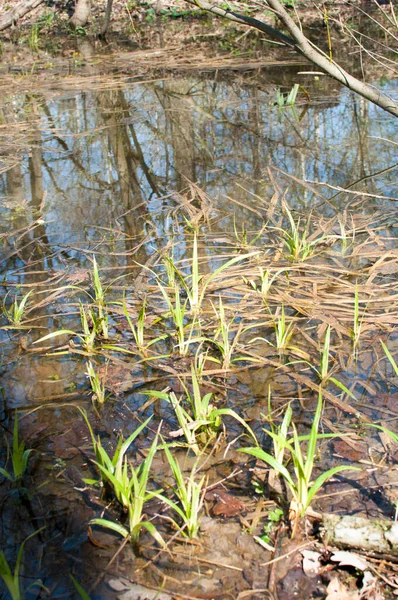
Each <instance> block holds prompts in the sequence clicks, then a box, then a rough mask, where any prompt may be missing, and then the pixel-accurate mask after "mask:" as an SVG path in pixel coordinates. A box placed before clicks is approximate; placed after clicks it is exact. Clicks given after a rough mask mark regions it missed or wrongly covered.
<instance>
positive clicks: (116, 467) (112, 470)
mask: <svg viewBox="0 0 398 600" xmlns="http://www.w3.org/2000/svg"><path fill="white" fill-rule="evenodd" d="M77 408H78V410H79V412H80V414H81V415H82V416H83V419H84V420H85V422H86V425H87V427H88V430H89V433H90V437H91V442H92V445H93V450H94V453H95V457H96V460H95V461H93V463H94V464H95V465H96V466H97V467H98V469H99V473H100V476H101V480H102V485H103V486H104V488H105V490H106V491H108V492H109V491H110V490H113V491H115V489H114V485H113V480H112V478H116V480H117V479H118V477H119V474H120V472H121V469H122V466H123V463H124V459H125V455H126V452H127V450H128V449H129V447H130V446H131V444H132V443H133V441H134V440H135V439H136V437H137V436H138V435H139V434H140V433H141V431H142V430H143V429H145V427H146V426H147V425H148V423H149V421H150V420H151V418H152V417H148V419H146V421H144V422H143V423H141V425H139V426H138V427H137V429H135V430H134V431H133V433H132V434H131V435H129V437H128V438H127V439H126V440H123V437H122V436H121V435H120V436H119V440H118V443H117V446H116V448H115V451H114V453H113V456H112V457H111V456H109V454H108V453H107V452H106V450H105V448H104V447H103V446H102V443H101V438H100V437H99V436H98V438H96V437H95V435H94V432H93V429H92V427H91V424H90V421H89V420H88V417H87V413H86V411H85V410H84V409H83V408H81V407H80V406H78V407H77ZM84 481H85V483H88V484H90V485H92V484H96V483H98V482H97V480H95V479H85V480H84ZM122 504H123V502H122Z"/></svg>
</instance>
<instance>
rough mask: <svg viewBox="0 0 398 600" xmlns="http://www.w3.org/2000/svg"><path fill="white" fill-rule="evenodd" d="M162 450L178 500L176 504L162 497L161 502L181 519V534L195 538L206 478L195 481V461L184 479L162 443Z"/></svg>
mask: <svg viewBox="0 0 398 600" xmlns="http://www.w3.org/2000/svg"><path fill="white" fill-rule="evenodd" d="M162 448H163V450H164V452H165V454H166V457H167V460H168V463H169V465H170V468H171V470H172V473H173V476H174V479H175V482H176V487H175V488H174V493H175V495H176V496H177V499H178V502H174V501H173V500H170V499H169V498H166V497H165V496H164V495H162V498H163V501H164V502H166V504H168V505H169V506H170V507H171V508H172V509H173V510H174V511H175V512H176V513H177V515H178V516H179V517H180V518H181V520H182V523H183V528H182V532H183V534H184V535H186V536H187V537H189V538H195V537H197V536H198V533H199V526H200V511H201V510H202V507H203V502H204V497H205V493H206V489H205V487H204V486H205V481H206V477H205V476H203V477H202V478H201V479H200V480H199V481H197V478H196V474H197V461H195V463H194V465H193V467H192V469H191V472H190V474H189V475H188V477H186V478H185V477H184V475H183V473H182V471H181V467H180V464H179V463H178V461H177V460H176V459H175V458H174V456H173V455H172V453H171V452H170V449H169V447H168V446H167V444H165V443H164V441H163V445H162Z"/></svg>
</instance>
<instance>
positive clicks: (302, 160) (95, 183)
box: [0, 78, 398, 244]
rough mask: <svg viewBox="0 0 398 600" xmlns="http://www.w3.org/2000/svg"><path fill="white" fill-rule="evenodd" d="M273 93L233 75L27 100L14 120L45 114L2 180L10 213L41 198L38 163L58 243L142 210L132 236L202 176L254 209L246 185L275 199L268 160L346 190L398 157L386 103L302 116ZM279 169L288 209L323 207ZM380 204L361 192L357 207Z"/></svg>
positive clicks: (225, 203)
mask: <svg viewBox="0 0 398 600" xmlns="http://www.w3.org/2000/svg"><path fill="white" fill-rule="evenodd" d="M395 87H396V83H395ZM392 91H394V90H392ZM274 97H275V93H274V91H273V90H271V91H270V92H268V91H262V90H260V89H257V88H256V87H255V86H254V85H253V80H251V82H250V86H249V85H247V86H245V85H242V84H241V83H240V84H238V83H237V82H234V80H233V78H231V80H230V81H228V82H226V81H221V82H215V81H210V80H204V81H200V80H195V79H193V78H192V79H176V80H165V81H161V82H155V83H153V82H151V83H147V84H137V85H127V86H126V87H125V88H124V89H123V90H121V91H119V90H116V91H115V90H110V91H107V92H100V93H95V92H92V93H90V92H84V93H79V92H77V93H76V94H72V93H70V94H67V95H64V96H63V97H62V98H57V99H55V100H54V99H53V100H51V101H49V102H48V103H47V102H46V99H45V98H44V97H41V98H38V97H37V96H36V97H35V98H22V97H21V98H19V99H18V102H16V103H15V104H14V115H13V121H18V120H27V118H28V117H27V113H28V112H29V110H30V107H34V112H35V115H36V117H37V116H39V119H38V120H36V121H35V122H33V134H31V137H30V139H28V140H27V141H26V144H27V152H26V153H25V155H24V158H23V162H22V169H21V170H20V176H19V179H18V174H16V177H14V182H13V185H11V184H10V174H9V173H3V174H2V175H1V176H0V195H1V196H2V197H3V198H4V197H6V198H7V202H8V204H6V207H7V208H6V211H5V212H6V213H7V211H8V210H10V207H11V208H15V207H13V206H12V200H13V198H15V197H18V195H19V200H20V202H22V200H24V201H25V202H26V200H28V201H29V202H33V204H34V205H35V206H36V207H37V206H38V204H39V203H40V200H39V199H38V198H33V197H32V196H33V195H34V194H35V193H36V195H37V193H38V192H37V178H38V172H37V160H38V161H39V163H40V165H39V170H40V176H39V178H40V177H41V178H42V181H40V182H39V183H40V185H39V191H41V192H46V194H47V196H46V207H47V212H46V220H47V222H48V224H47V225H46V233H47V235H48V236H49V239H50V240H51V241H52V242H53V243H57V242H58V243H63V244H66V243H69V244H73V243H75V242H77V241H79V240H84V239H87V238H89V239H90V238H92V237H96V236H97V235H98V232H97V231H96V230H93V229H92V226H96V225H99V226H105V227H111V228H115V227H117V225H118V223H121V224H122V226H123V222H124V218H122V220H121V221H120V220H119V221H116V219H118V217H120V216H121V215H123V214H125V213H127V214H130V215H131V214H132V213H133V214H135V212H134V211H135V210H136V208H137V206H141V213H140V214H141V217H142V221H141V222H140V221H139V219H136V217H134V219H135V220H136V222H135V223H130V225H129V227H130V229H129V230H128V233H129V234H139V232H140V231H141V230H142V228H143V224H144V221H145V219H147V218H148V215H149V214H151V212H152V213H153V212H154V211H156V212H157V211H158V210H159V206H160V204H159V202H158V201H157V198H159V197H162V196H163V195H166V194H168V193H170V192H171V191H175V190H177V191H178V190H181V189H183V188H184V187H186V179H185V178H188V179H190V180H194V181H196V182H198V183H199V185H201V186H202V187H203V188H204V189H205V191H206V192H207V193H208V194H209V196H210V197H212V198H213V199H214V200H215V205H216V207H217V208H218V209H220V210H221V211H225V212H227V214H228V213H230V212H231V202H230V201H229V200H228V199H226V198H225V196H230V197H233V198H236V199H238V200H239V201H241V202H243V203H248V204H252V205H254V206H255V205H256V202H257V201H256V199H255V196H253V195H251V193H254V194H256V195H257V196H260V197H261V198H264V199H265V200H267V199H268V200H269V199H270V198H271V197H272V194H273V192H274V187H273V185H272V184H271V183H270V176H269V171H268V169H269V168H271V169H273V168H274V167H276V168H277V169H280V170H281V171H285V172H286V173H288V174H290V175H293V176H294V177H295V178H297V179H305V180H312V181H320V182H326V183H328V184H331V185H334V186H348V185H350V184H352V183H353V182H355V181H357V180H359V179H362V178H366V177H367V176H369V175H370V174H372V173H375V172H377V171H381V170H383V169H386V168H388V167H390V166H392V165H393V164H394V163H395V161H396V155H397V152H396V145H394V143H393V140H394V138H395V139H396V135H395V136H394V134H396V130H397V127H398V125H397V120H396V119H394V118H393V117H390V116H389V115H387V114H386V113H384V112H383V111H381V110H380V109H377V108H375V107H373V106H370V105H369V104H368V103H366V102H365V101H363V100H361V99H359V98H355V97H354V96H353V95H351V94H349V93H348V92H346V91H343V92H339V93H336V97H335V98H334V99H332V100H330V99H328V100H327V101H326V100H325V101H324V102H323V103H317V104H316V105H314V106H311V105H310V106H309V108H308V111H307V112H306V113H305V114H302V113H303V106H302V105H299V106H297V107H294V109H282V110H281V109H278V108H277V107H276V106H274V105H273V100H274ZM300 117H301V120H299V118H300ZM8 118H10V113H8ZM34 132H36V133H34ZM30 146H31V148H30ZM29 148H30V155H31V156H32V149H33V148H35V149H36V171H34V169H33V171H34V177H35V178H36V192H35V189H34V188H35V185H34V183H35V182H33V181H32V164H31V163H32V160H31V159H29V156H28V154H29V150H28V149H29ZM38 153H39V156H37V154H38ZM273 175H274V177H275V180H276V181H277V182H279V185H280V189H281V190H285V189H286V188H288V195H287V198H288V200H289V203H290V204H291V206H295V207H297V208H305V207H306V206H313V205H314V203H315V204H316V203H317V199H315V198H314V197H313V193H312V192H311V191H310V190H309V189H306V188H305V187H303V186H301V185H299V184H297V183H295V182H294V180H289V179H288V178H284V177H283V176H282V175H281V174H280V173H278V172H276V171H273ZM240 186H242V187H240ZM242 188H244V189H242ZM353 189H356V190H361V191H365V192H367V193H376V194H384V195H387V196H394V195H395V194H396V171H395V170H391V171H389V172H387V173H385V174H384V175H380V176H378V177H376V178H371V179H369V178H368V179H364V181H363V183H361V184H357V186H356V187H354V188H353ZM244 190H247V191H244ZM319 191H320V192H322V193H323V194H324V195H325V196H326V197H330V196H332V195H333V194H334V193H335V191H333V190H330V189H329V190H328V189H326V188H325V187H323V188H319ZM346 202H347V198H346V196H341V195H340V196H338V197H337V198H336V206H337V208H338V209H339V210H341V209H343V208H344V206H345V204H346ZM339 203H340V205H339ZM378 204H379V205H380V206H381V204H380V201H376V200H373V199H371V200H366V202H364V203H363V205H362V209H363V210H365V211H366V210H367V209H366V207H367V206H369V207H370V210H374V209H375V207H377V205H378ZM142 207H145V209H144V211H142ZM3 211H4V208H3ZM25 211H26V206H25ZM20 212H23V211H22V210H21V211H20ZM234 212H235V213H236V215H237V217H238V219H239V218H240V214H241V218H242V219H245V220H247V219H249V220H251V221H252V223H251V224H252V225H253V226H257V225H258V223H255V221H253V219H254V217H253V213H252V214H250V213H249V214H247V213H245V211H244V209H240V208H239V207H235V211H234ZM25 216H26V213H25ZM134 219H133V220H134ZM134 229H135V231H134Z"/></svg>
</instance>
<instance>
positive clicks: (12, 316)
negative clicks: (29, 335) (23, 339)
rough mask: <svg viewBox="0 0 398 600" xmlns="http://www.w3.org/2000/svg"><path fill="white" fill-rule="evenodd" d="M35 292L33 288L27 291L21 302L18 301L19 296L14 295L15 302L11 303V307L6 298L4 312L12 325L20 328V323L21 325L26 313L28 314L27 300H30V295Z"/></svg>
mask: <svg viewBox="0 0 398 600" xmlns="http://www.w3.org/2000/svg"><path fill="white" fill-rule="evenodd" d="M31 294H33V290H30V292H27V293H26V294H25V295H24V296H23V297H22V299H21V301H20V302H18V297H17V296H15V297H14V302H13V303H12V304H11V306H10V307H7V306H6V298H5V299H4V301H3V308H2V310H3V314H4V316H5V317H6V319H7V321H8V322H9V324H10V326H12V327H15V328H18V326H19V325H21V323H22V321H23V319H24V317H25V315H26V308H27V302H28V300H29V296H30V295H31Z"/></svg>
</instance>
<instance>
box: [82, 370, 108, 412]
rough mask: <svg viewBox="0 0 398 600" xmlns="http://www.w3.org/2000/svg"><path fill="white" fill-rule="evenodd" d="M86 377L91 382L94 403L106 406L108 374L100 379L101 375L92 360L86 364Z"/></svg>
mask: <svg viewBox="0 0 398 600" xmlns="http://www.w3.org/2000/svg"><path fill="white" fill-rule="evenodd" d="M86 376H87V377H88V379H89V381H90V386H91V389H92V392H93V396H92V399H93V401H95V402H98V404H100V405H102V404H104V402H105V400H106V393H105V382H106V374H105V375H104V376H103V377H100V375H99V374H98V373H97V371H96V370H95V368H94V365H93V363H92V362H91V360H89V361H88V362H87V363H86Z"/></svg>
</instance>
